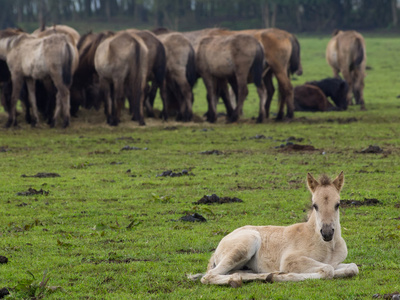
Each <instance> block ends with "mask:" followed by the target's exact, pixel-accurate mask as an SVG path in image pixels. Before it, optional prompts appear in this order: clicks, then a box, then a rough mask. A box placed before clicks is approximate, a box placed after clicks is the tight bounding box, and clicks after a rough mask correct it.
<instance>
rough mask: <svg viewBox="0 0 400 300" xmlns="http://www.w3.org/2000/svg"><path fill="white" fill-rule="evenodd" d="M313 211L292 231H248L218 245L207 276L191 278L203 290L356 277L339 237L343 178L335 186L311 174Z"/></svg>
mask: <svg viewBox="0 0 400 300" xmlns="http://www.w3.org/2000/svg"><path fill="white" fill-rule="evenodd" d="M307 183H308V188H309V190H310V191H311V194H312V204H313V210H312V213H311V215H310V217H309V220H308V221H307V222H305V223H298V224H294V225H291V226H287V227H283V226H244V227H240V228H238V229H236V230H234V231H233V232H231V233H230V234H228V235H227V236H225V237H224V238H223V239H222V240H221V242H220V243H219V245H218V247H217V249H216V250H215V252H214V254H213V255H212V257H211V259H210V262H209V264H208V268H207V272H206V273H205V274H196V275H189V278H190V279H192V280H196V279H199V278H201V282H202V283H204V284H219V285H224V284H230V285H231V286H234V287H237V286H240V285H241V284H242V281H252V280H263V281H267V282H273V281H302V280H306V279H321V278H326V279H330V278H338V277H352V276H355V275H357V274H358V267H357V265H356V264H354V263H350V264H343V263H342V262H343V261H344V260H345V259H346V256H347V247H346V243H345V241H344V239H343V238H342V237H341V231H340V222H339V203H340V196H339V192H340V190H341V189H342V187H343V183H344V175H343V172H341V173H340V174H339V176H337V177H336V179H335V180H333V181H331V180H330V179H329V178H328V177H327V176H325V175H323V176H322V177H321V178H320V179H319V181H317V180H315V179H314V177H313V176H312V175H311V174H310V173H308V174H307Z"/></svg>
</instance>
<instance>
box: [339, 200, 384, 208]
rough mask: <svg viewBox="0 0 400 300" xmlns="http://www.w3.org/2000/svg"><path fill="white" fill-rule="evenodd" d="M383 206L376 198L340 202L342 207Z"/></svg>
mask: <svg viewBox="0 0 400 300" xmlns="http://www.w3.org/2000/svg"><path fill="white" fill-rule="evenodd" d="M379 204H382V202H380V201H379V200H378V199H375V198H371V199H368V198H364V201H358V200H340V206H341V207H350V206H374V205H379Z"/></svg>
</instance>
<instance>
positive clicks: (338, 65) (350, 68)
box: [326, 30, 367, 110]
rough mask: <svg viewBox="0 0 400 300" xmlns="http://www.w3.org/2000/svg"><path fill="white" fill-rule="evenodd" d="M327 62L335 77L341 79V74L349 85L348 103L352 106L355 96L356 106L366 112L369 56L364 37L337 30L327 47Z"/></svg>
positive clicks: (355, 33)
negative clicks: (366, 69)
mask: <svg viewBox="0 0 400 300" xmlns="http://www.w3.org/2000/svg"><path fill="white" fill-rule="evenodd" d="M326 60H327V62H328V64H329V65H330V66H331V68H332V71H333V76H334V77H336V78H340V77H339V72H341V73H342V75H343V78H344V80H346V82H347V84H348V85H349V90H348V92H347V103H348V104H349V105H351V104H352V98H353V97H352V96H353V95H354V98H355V99H356V104H360V107H361V109H362V110H365V103H364V93H363V90H364V77H365V68H366V61H367V54H366V47H365V41H364V38H363V36H362V35H361V34H360V33H358V32H357V31H354V30H349V31H341V30H336V31H335V32H334V33H333V37H332V38H331V39H330V41H329V42H328V45H327V47H326Z"/></svg>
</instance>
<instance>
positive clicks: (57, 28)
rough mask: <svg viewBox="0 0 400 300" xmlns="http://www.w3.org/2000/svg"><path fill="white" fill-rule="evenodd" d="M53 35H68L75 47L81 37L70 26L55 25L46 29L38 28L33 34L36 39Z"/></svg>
mask: <svg viewBox="0 0 400 300" xmlns="http://www.w3.org/2000/svg"><path fill="white" fill-rule="evenodd" d="M53 33H63V34H65V35H67V36H68V37H69V38H70V39H71V40H70V41H71V42H72V43H74V45H75V46H76V45H77V44H78V42H79V39H80V37H81V35H80V34H79V32H78V31H76V30H75V29H74V28H72V27H70V26H68V25H53V26H46V27H44V28H38V29H36V30H35V31H34V32H32V35H33V36H36V37H45V36H48V35H50V34H53Z"/></svg>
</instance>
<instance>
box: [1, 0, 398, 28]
mask: <svg viewBox="0 0 400 300" xmlns="http://www.w3.org/2000/svg"><path fill="white" fill-rule="evenodd" d="M0 7H1V11H0V28H5V27H14V26H16V25H18V26H21V27H22V28H24V29H25V30H27V31H31V30H34V29H36V28H37V27H39V25H40V24H42V23H46V24H48V25H51V24H60V23H65V24H68V25H72V26H73V27H77V26H76V25H77V23H80V22H83V23H84V27H83V28H82V29H84V30H85V31H87V30H88V29H93V28H97V27H93V24H97V23H108V24H111V23H112V24H117V25H118V24H121V23H124V24H125V27H137V28H151V27H159V26H165V27H169V28H172V29H175V30H180V31H182V30H194V29H200V28H204V27H212V26H222V27H228V28H231V29H248V28H263V27H278V28H282V29H285V30H289V31H293V32H303V31H306V32H321V31H323V32H332V31H333V30H334V29H336V28H339V29H357V30H373V29H396V28H397V27H398V12H399V8H400V3H399V1H398V0H380V1H375V0H335V1H332V0H279V1H278V0H218V1H215V0H63V1H59V0H0ZM32 23H33V24H35V25H34V26H33V25H32ZM74 25H75V26H74Z"/></svg>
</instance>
